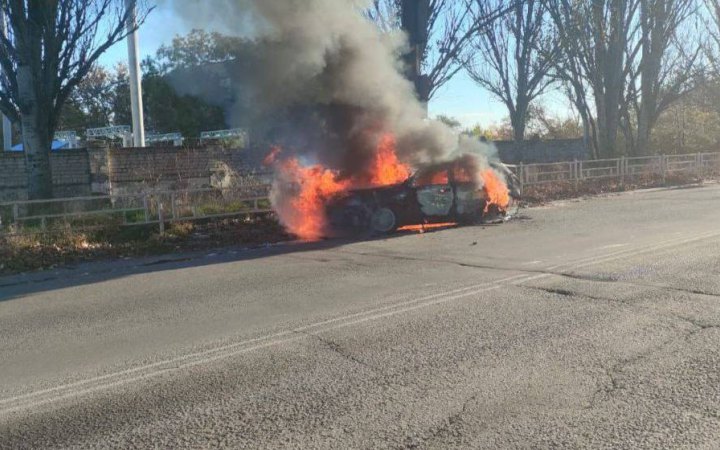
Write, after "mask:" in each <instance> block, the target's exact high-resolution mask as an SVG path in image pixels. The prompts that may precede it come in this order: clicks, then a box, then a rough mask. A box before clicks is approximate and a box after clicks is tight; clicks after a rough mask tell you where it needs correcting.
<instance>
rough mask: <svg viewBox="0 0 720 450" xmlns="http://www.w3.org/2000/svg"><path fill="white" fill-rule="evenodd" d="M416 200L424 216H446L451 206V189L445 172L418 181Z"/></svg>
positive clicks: (452, 195)
mask: <svg viewBox="0 0 720 450" xmlns="http://www.w3.org/2000/svg"><path fill="white" fill-rule="evenodd" d="M416 192H417V200H418V203H419V204H420V210H421V211H422V213H423V214H424V215H425V216H447V215H448V214H450V210H451V209H452V205H453V197H454V194H453V189H452V186H451V185H450V181H449V179H448V176H447V171H444V173H442V172H439V173H436V174H431V175H428V176H424V177H421V178H419V179H418V183H417V184H416Z"/></svg>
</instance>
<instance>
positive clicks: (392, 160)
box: [370, 133, 410, 186]
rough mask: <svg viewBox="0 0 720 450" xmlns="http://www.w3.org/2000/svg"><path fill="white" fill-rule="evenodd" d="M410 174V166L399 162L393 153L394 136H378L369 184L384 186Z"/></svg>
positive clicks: (401, 179)
mask: <svg viewBox="0 0 720 450" xmlns="http://www.w3.org/2000/svg"><path fill="white" fill-rule="evenodd" d="M409 176H410V168H409V167H408V166H407V165H405V164H403V163H401V162H400V161H399V160H398V157H397V155H396V154H395V137H394V136H393V135H392V134H389V133H388V134H385V135H383V136H382V137H381V138H380V142H379V143H378V147H377V151H376V152H375V160H374V161H373V165H372V168H371V172H370V184H371V185H373V186H385V185H388V184H395V183H402V182H403V181H405V180H406V179H407V178H408V177H409Z"/></svg>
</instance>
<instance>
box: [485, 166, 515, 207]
mask: <svg viewBox="0 0 720 450" xmlns="http://www.w3.org/2000/svg"><path fill="white" fill-rule="evenodd" d="M482 178H483V182H484V189H485V193H486V194H487V196H488V204H487V206H485V212H488V210H489V209H490V206H491V205H495V206H497V207H498V208H500V209H501V210H503V211H505V210H506V209H507V207H508V205H509V204H510V191H509V190H508V188H507V186H506V185H505V183H503V181H502V180H501V179H500V178H499V177H498V176H497V174H495V171H493V170H492V169H486V170H485V171H484V172H483V173H482Z"/></svg>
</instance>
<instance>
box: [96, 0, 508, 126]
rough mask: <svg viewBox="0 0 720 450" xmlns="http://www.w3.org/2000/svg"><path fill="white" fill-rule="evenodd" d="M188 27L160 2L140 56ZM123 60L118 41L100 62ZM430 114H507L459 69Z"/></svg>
mask: <svg viewBox="0 0 720 450" xmlns="http://www.w3.org/2000/svg"><path fill="white" fill-rule="evenodd" d="M190 30H191V27H190V26H188V24H187V23H185V22H184V21H183V20H182V19H180V18H179V17H177V16H176V15H175V14H174V11H173V10H172V8H171V7H170V6H169V4H168V2H161V3H160V5H158V6H157V7H156V8H155V10H153V11H152V12H151V13H150V16H149V17H148V19H147V21H146V22H145V24H143V26H142V28H140V57H141V59H142V58H145V57H146V56H148V55H154V54H155V51H156V50H157V49H158V47H160V46H161V45H162V44H165V43H169V42H170V41H171V39H172V38H173V37H174V36H175V35H185V34H187V33H188V32H190ZM126 60H127V46H126V44H125V42H121V43H118V44H117V45H115V46H114V47H113V48H111V49H110V50H108V52H107V53H106V54H105V55H103V57H102V58H101V60H100V63H101V64H103V65H106V66H112V65H114V64H115V63H117V62H118V61H126ZM429 113H430V116H431V117H435V116H436V115H438V114H445V115H448V116H451V117H454V118H456V119H458V120H459V121H460V122H461V123H462V124H463V126H466V127H470V126H473V125H475V124H477V123H480V124H482V125H483V126H484V127H487V126H489V125H491V124H493V123H499V122H500V121H501V120H502V119H503V118H504V117H505V116H507V112H506V110H505V108H504V107H503V106H502V105H501V104H500V103H498V102H497V101H496V100H494V99H493V98H492V97H491V96H490V95H488V94H487V92H486V91H484V90H483V89H482V88H480V87H478V86H476V85H475V83H474V82H473V81H472V80H471V79H470V78H469V77H468V76H467V75H465V74H464V73H462V72H461V73H459V74H458V75H457V76H456V77H455V78H454V79H452V80H451V81H450V82H448V83H447V84H446V85H445V86H444V87H443V88H442V89H440V90H439V91H438V92H437V93H436V94H435V98H434V99H433V100H432V101H431V102H430V105H429Z"/></svg>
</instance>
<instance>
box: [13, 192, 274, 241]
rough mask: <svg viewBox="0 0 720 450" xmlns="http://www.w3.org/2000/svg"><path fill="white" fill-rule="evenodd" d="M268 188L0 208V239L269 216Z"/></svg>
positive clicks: (22, 203)
mask: <svg viewBox="0 0 720 450" xmlns="http://www.w3.org/2000/svg"><path fill="white" fill-rule="evenodd" d="M269 190H270V186H269V185H255V186H243V187H240V188H230V189H189V190H178V191H151V192H143V193H137V194H118V195H107V196H92V197H72V198H59V199H51V200H26V201H20V200H19V201H14V202H5V203H0V236H7V235H13V234H33V233H47V232H52V231H58V230H67V229H68V228H70V229H73V230H91V229H105V228H111V227H121V226H136V225H150V224H158V225H159V226H160V229H161V231H163V230H164V225H165V223H169V222H177V221H190V220H200V219H211V218H223V217H233V216H242V215H248V214H250V215H251V214H259V213H268V212H271V211H272V210H271V207H270V202H269V199H268V193H269Z"/></svg>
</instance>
